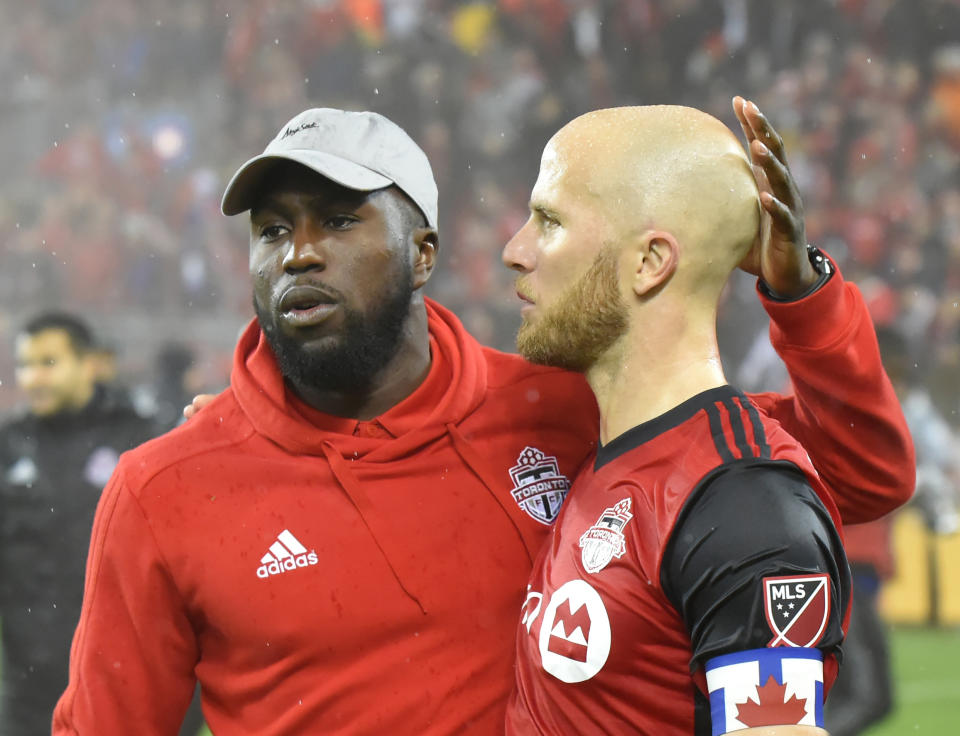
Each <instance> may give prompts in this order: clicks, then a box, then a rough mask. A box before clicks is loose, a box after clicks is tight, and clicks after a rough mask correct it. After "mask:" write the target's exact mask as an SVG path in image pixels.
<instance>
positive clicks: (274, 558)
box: [257, 529, 318, 578]
mask: <svg viewBox="0 0 960 736" xmlns="http://www.w3.org/2000/svg"><path fill="white" fill-rule="evenodd" d="M317 562H318V560H317V553H316V552H314V551H313V550H311V551H310V552H307V548H306V547H304V546H303V545H302V544H300V540H298V539H297V538H296V537H295V536H293V535H292V534H291V533H290V530H289V529H284V530H283V531H282V532H280V533H279V534H278V535H277V541H276V542H274V543H273V544H271V545H270V551H269V552H267V554H265V555H264V556H263V557H261V558H260V563H261V564H260V567H258V568H257V577H258V578H268V577H270V576H271V575H280V574H281V573H285V572H287V571H288V570H296V569H297V568H298V567H309V566H310V565H316V564H317Z"/></svg>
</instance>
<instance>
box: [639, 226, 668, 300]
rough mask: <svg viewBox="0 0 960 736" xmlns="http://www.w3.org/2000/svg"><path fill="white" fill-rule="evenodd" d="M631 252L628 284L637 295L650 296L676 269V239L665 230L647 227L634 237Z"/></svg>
mask: <svg viewBox="0 0 960 736" xmlns="http://www.w3.org/2000/svg"><path fill="white" fill-rule="evenodd" d="M634 256H635V257H634V263H633V273H632V275H631V281H630V287H631V289H632V290H633V293H634V294H636V295H637V296H639V297H645V296H652V295H653V294H654V293H655V292H656V291H657V290H659V289H660V287H662V286H663V285H664V284H666V283H667V281H669V280H670V277H671V276H672V275H673V273H674V271H676V270H677V263H678V262H679V261H680V243H679V242H678V241H677V239H676V237H674V235H673V234H672V233H669V232H666V231H665V230H648V231H646V232H645V233H643V234H642V235H641V236H640V238H639V239H638V240H637V242H636V244H635V246H634Z"/></svg>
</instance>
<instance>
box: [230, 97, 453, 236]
mask: <svg viewBox="0 0 960 736" xmlns="http://www.w3.org/2000/svg"><path fill="white" fill-rule="evenodd" d="M278 159H286V160H288V161H295V162H297V163H298V164H302V165H304V166H306V167H308V168H310V169H313V170H314V171H316V172H317V173H318V174H322V175H323V176H325V177H327V178H328V179H331V180H332V181H335V182H337V183H338V184H340V185H342V186H345V187H347V188H348V189H356V190H358V191H361V192H369V191H373V190H375V189H383V188H384V187H388V186H391V185H396V186H397V187H399V188H400V189H401V190H403V192H404V193H405V194H406V195H407V196H408V197H410V199H412V200H413V201H414V203H415V204H416V205H417V207H419V208H420V211H421V212H422V213H423V215H424V217H426V219H427V224H428V225H429V226H430V227H432V228H436V227H437V184H436V182H435V181H434V180H433V170H432V169H431V168H430V162H429V161H428V160H427V155H426V154H425V153H424V152H423V151H422V150H421V149H420V146H418V145H417V144H416V143H414V142H413V139H412V138H411V137H410V136H409V135H407V134H406V133H405V132H404V130H403V129H402V128H401V127H400V126H399V125H397V124H396V123H394V122H392V121H390V120H388V119H387V118H385V117H384V116H383V115H378V114H377V113H375V112H348V111H346V110H334V109H332V108H329V107H317V108H313V109H311V110H305V111H304V112H302V113H300V114H299V115H297V116H296V117H295V118H293V120H291V121H290V122H289V123H287V124H286V125H284V126H283V127H282V128H281V129H280V132H279V133H277V137H276V138H274V139H273V140H272V141H270V143H269V144H268V145H267V147H266V148H265V149H264V151H263V153H262V154H260V155H259V156H254V157H253V158H252V159H250V160H249V161H247V162H246V163H245V164H244V165H243V166H241V167H240V168H239V169H238V170H237V173H236V174H234V175H233V178H232V179H231V180H230V183H229V184H227V189H226V191H225V192H224V193H223V202H222V203H221V205H220V209H221V210H222V211H223V214H225V215H237V214H240V213H241V212H244V211H246V210H248V209H250V206H251V205H252V204H253V197H254V196H255V195H256V193H257V186H258V184H259V182H260V179H261V177H262V176H263V174H264V172H265V171H266V170H267V169H268V168H269V167H270V164H271V163H272V162H274V161H276V160H278Z"/></svg>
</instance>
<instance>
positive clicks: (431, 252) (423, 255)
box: [413, 227, 440, 289]
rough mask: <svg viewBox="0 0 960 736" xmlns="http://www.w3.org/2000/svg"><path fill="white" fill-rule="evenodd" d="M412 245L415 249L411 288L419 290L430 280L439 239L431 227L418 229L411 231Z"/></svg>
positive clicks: (435, 260)
mask: <svg viewBox="0 0 960 736" xmlns="http://www.w3.org/2000/svg"><path fill="white" fill-rule="evenodd" d="M413 244H414V246H415V248H416V251H415V253H414V260H413V288H414V289H419V288H421V287H422V286H423V285H424V284H426V283H427V280H428V279H429V278H430V274H432V273H433V267H434V265H436V262H437V250H438V249H439V248H440V237H439V235H438V234H437V231H436V230H434V229H433V228H432V227H418V228H417V229H416V230H414V231H413Z"/></svg>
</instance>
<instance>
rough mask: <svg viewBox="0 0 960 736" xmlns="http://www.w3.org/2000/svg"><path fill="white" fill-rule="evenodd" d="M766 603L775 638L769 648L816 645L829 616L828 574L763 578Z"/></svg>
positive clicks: (769, 622) (764, 600)
mask: <svg viewBox="0 0 960 736" xmlns="http://www.w3.org/2000/svg"><path fill="white" fill-rule="evenodd" d="M763 602H764V609H765V612H766V614H767V623H768V624H769V625H770V630H771V631H772V632H773V634H774V637H773V639H771V640H770V643H769V644H767V646H768V647H813V646H816V644H817V642H819V641H820V639H821V637H822V636H823V632H824V631H825V630H826V628H827V621H828V620H829V617H830V580H829V578H828V577H827V575H797V576H792V577H790V576H787V577H772V578H764V579H763Z"/></svg>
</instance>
